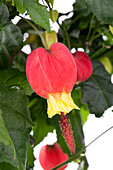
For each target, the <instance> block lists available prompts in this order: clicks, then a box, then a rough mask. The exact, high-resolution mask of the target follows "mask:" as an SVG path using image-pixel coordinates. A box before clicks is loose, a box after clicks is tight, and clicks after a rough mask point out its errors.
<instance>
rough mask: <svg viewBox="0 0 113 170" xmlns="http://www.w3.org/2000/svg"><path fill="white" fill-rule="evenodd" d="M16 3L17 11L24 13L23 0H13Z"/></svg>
mask: <svg viewBox="0 0 113 170" xmlns="http://www.w3.org/2000/svg"><path fill="white" fill-rule="evenodd" d="M14 1H15V3H16V8H17V11H19V12H20V13H22V14H23V13H24V12H25V11H26V6H25V4H24V0H14Z"/></svg>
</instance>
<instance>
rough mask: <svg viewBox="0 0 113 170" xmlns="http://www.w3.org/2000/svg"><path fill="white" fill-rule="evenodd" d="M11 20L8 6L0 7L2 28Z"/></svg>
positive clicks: (2, 5)
mask: <svg viewBox="0 0 113 170" xmlns="http://www.w3.org/2000/svg"><path fill="white" fill-rule="evenodd" d="M8 18H9V11H8V8H7V6H6V5H4V4H1V5H0V27H1V26H3V25H4V24H5V23H6V22H7V20H8Z"/></svg>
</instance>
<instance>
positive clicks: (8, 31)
mask: <svg viewBox="0 0 113 170" xmlns="http://www.w3.org/2000/svg"><path fill="white" fill-rule="evenodd" d="M8 18H9V13H8V9H7V6H5V5H3V4H2V5H0V69H3V68H8V67H9V66H10V65H11V64H12V62H13V59H14V57H15V56H16V55H17V54H18V53H19V51H20V49H21V48H22V40H23V37H22V34H21V32H20V30H19V28H18V27H17V26H15V25H14V24H12V23H11V22H7V21H8ZM9 42H10V43H9Z"/></svg>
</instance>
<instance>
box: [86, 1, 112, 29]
mask: <svg viewBox="0 0 113 170" xmlns="http://www.w3.org/2000/svg"><path fill="white" fill-rule="evenodd" d="M84 1H85V2H86V4H87V6H88V8H89V9H90V10H91V11H92V12H93V13H94V14H95V15H96V17H97V18H98V20H100V21H103V22H104V23H105V24H110V25H112V26H113V15H112V12H113V1H112V0H107V1H106V0H84Z"/></svg>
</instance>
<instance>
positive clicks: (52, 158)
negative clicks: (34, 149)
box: [39, 143, 69, 170]
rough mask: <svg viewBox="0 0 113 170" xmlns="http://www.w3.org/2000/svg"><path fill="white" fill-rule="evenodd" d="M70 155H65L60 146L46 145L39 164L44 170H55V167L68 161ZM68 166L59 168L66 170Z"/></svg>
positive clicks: (41, 152)
mask: <svg viewBox="0 0 113 170" xmlns="http://www.w3.org/2000/svg"><path fill="white" fill-rule="evenodd" d="M68 158H69V157H68V155H67V154H66V153H64V152H63V151H62V149H61V147H60V145H59V144H57V143H54V144H53V145H45V146H43V147H42V148H41V150H40V153H39V162H40V164H41V166H42V168H43V169H44V170H50V169H53V168H54V167H55V166H57V165H59V164H61V163H63V162H64V161H66V160H68ZM66 167H67V165H64V166H62V167H61V168H58V170H64V169H65V168H66Z"/></svg>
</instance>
